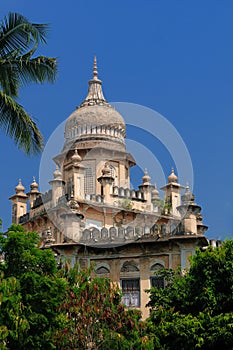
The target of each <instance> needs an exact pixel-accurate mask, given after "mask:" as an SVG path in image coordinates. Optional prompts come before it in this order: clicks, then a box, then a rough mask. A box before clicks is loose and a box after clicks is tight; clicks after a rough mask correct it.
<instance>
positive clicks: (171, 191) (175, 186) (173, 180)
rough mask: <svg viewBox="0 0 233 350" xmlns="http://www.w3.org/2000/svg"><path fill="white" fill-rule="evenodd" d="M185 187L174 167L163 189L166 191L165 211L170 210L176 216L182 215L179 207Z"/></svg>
mask: <svg viewBox="0 0 233 350" xmlns="http://www.w3.org/2000/svg"><path fill="white" fill-rule="evenodd" d="M183 189H184V187H183V186H181V185H180V184H179V183H178V177H177V176H176V174H175V172H174V168H172V172H171V174H170V175H169V176H168V183H167V184H166V185H165V186H164V187H162V188H161V190H163V191H165V205H164V208H165V211H168V212H169V213H170V214H172V215H174V216H180V212H179V211H178V210H177V207H179V206H180V204H181V195H180V192H181V190H183Z"/></svg>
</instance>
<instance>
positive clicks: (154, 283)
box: [150, 276, 165, 289]
mask: <svg viewBox="0 0 233 350" xmlns="http://www.w3.org/2000/svg"><path fill="white" fill-rule="evenodd" d="M150 283H151V287H155V288H163V289H164V288H165V282H164V277H161V276H153V277H151V279H150Z"/></svg>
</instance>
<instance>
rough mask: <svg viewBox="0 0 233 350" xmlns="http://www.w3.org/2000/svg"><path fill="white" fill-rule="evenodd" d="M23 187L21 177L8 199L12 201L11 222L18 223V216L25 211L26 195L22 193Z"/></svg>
mask: <svg viewBox="0 0 233 350" xmlns="http://www.w3.org/2000/svg"><path fill="white" fill-rule="evenodd" d="M24 191H25V187H24V186H23V185H22V182H21V179H20V180H19V183H18V185H17V186H16V187H15V194H14V195H13V196H11V197H10V198H9V199H10V200H11V202H12V223H13V224H18V223H19V218H20V217H21V216H23V215H25V214H26V213H27V200H28V196H27V195H26V193H24Z"/></svg>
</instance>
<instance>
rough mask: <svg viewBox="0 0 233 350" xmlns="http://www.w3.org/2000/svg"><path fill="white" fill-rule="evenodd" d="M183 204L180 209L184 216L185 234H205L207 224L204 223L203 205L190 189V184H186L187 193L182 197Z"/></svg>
mask: <svg viewBox="0 0 233 350" xmlns="http://www.w3.org/2000/svg"><path fill="white" fill-rule="evenodd" d="M181 199H182V205H180V206H179V207H178V210H179V212H180V214H181V216H182V219H183V220H182V221H183V229H184V233H185V234H193V235H196V234H204V232H205V231H206V230H207V228H208V227H207V226H205V225H204V224H203V223H202V215H201V207H200V206H199V205H197V204H196V203H195V202H194V200H195V197H194V194H193V193H192V192H191V191H190V189H189V186H186V189H185V193H184V194H183V196H182V197H181Z"/></svg>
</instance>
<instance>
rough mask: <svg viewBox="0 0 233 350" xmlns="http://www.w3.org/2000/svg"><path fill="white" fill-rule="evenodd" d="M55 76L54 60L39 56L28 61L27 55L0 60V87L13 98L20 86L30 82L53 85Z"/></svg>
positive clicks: (55, 66)
mask: <svg viewBox="0 0 233 350" xmlns="http://www.w3.org/2000/svg"><path fill="white" fill-rule="evenodd" d="M29 57H30V56H29ZM56 75H57V65H56V59H55V58H50V57H45V56H39V57H35V58H32V59H29V58H28V55H25V56H20V57H16V58H13V59H3V60H1V59H0V85H1V86H2V89H3V91H4V92H5V93H6V94H8V95H10V96H13V97H16V96H18V88H19V87H20V86H21V85H27V84H28V83H31V82H35V83H44V82H51V83H53V82H54V81H55V79H56Z"/></svg>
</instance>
